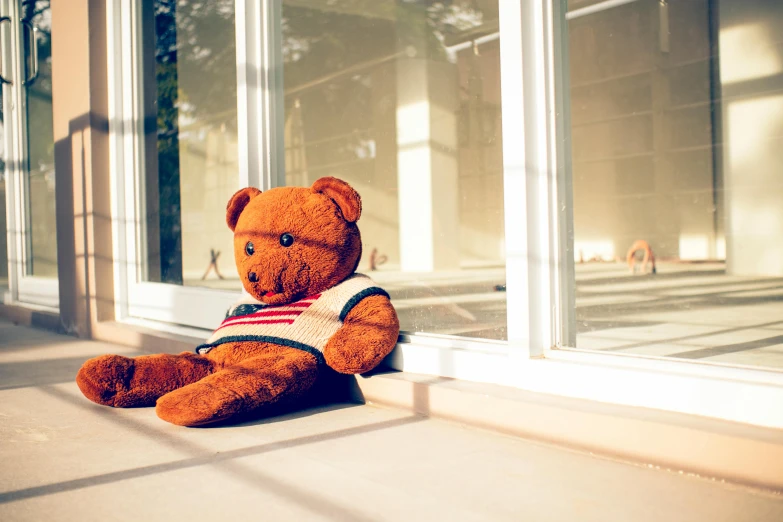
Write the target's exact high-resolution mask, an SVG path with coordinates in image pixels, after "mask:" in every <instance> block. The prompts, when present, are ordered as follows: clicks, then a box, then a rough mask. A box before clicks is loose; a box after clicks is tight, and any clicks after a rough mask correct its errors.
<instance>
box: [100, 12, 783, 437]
mask: <svg viewBox="0 0 783 522" xmlns="http://www.w3.org/2000/svg"><path fill="white" fill-rule="evenodd" d="M610 1H614V0H610ZM138 2H139V0H132V1H130V2H126V1H124V0H112V1H111V2H110V3H109V8H108V10H107V16H108V21H109V27H110V28H113V30H110V31H109V56H111V57H115V60H114V64H115V66H113V67H110V78H109V80H110V81H109V91H110V111H111V118H110V122H111V123H110V134H111V151H112V152H111V156H112V170H113V172H114V174H115V175H113V176H112V180H113V183H114V185H113V187H112V189H113V194H114V198H113V202H114V205H115V211H116V212H115V216H117V219H115V220H114V223H115V225H114V227H115V229H114V233H115V237H116V238H117V239H118V241H116V242H115V252H114V254H115V260H116V261H115V262H116V266H115V268H116V272H115V273H116V274H117V279H116V281H117V289H116V291H117V293H116V296H117V297H118V299H117V301H118V305H117V317H118V318H126V319H128V318H133V317H143V318H145V319H152V320H157V321H162V322H165V323H179V324H191V325H192V326H195V325H198V326H201V327H202V328H203V329H202V330H198V331H197V332H200V333H206V331H207V329H209V328H211V327H214V326H215V325H216V324H217V322H218V321H219V320H220V319H221V314H222V310H221V312H219V313H217V314H216V313H215V310H216V309H217V308H216V307H223V306H224V305H225V306H227V305H228V304H229V303H230V302H231V301H232V300H233V298H234V297H236V293H230V292H218V291H214V290H206V289H199V288H183V287H180V286H175V285H164V284H156V283H138V282H136V281H135V280H133V279H132V278H130V277H129V274H135V269H136V267H135V266H134V262H133V260H135V259H136V257H135V248H136V246H135V234H136V229H137V227H136V226H135V217H134V215H133V212H134V208H135V205H136V202H135V199H134V194H135V191H136V187H135V185H134V183H133V182H129V181H128V180H129V179H136V176H135V174H136V171H135V170H134V169H136V168H137V167H136V165H135V161H136V160H135V158H137V157H139V156H138V150H139V149H138V146H139V144H138V143H137V142H138V136H140V129H139V122H138V118H135V117H133V114H134V103H135V101H134V92H133V91H134V89H133V84H134V81H135V80H134V79H133V78H132V77H131V78H129V77H128V75H129V74H133V71H132V68H128V67H127V64H128V63H132V59H133V53H134V49H136V47H135V46H137V45H138V42H136V41H134V38H133V34H134V33H133V26H132V22H131V21H132V20H134V19H137V18H136V17H134V16H131V15H133V14H134V12H133V9H137V8H138V7H137V6H138ZM134 6H136V7H134ZM499 7H500V16H499V18H500V22H499V23H500V27H499V33H500V47H501V57H500V60H501V90H502V120H503V141H504V144H506V146H505V147H504V150H503V166H504V197H505V210H504V212H505V223H506V226H505V231H506V232H505V234H506V288H507V292H506V296H507V317H508V342H496V341H478V340H473V339H463V338H458V337H451V336H440V335H428V334H403V335H401V338H400V341H401V342H400V343H399V345H398V347H397V350H395V352H394V353H393V354H392V356H390V358H389V363H390V365H391V366H392V367H393V368H396V369H399V370H404V371H407V372H411V373H422V374H429V375H438V376H444V377H452V378H457V379H463V380H471V381H479V382H487V383H495V384H502V385H508V386H513V387H518V388H523V389H527V390H531V391H535V392H540V393H546V394H554V395H563V396H570V397H577V398H582V399H588V400H595V401H601V402H607V403H615V404H624V405H630V406H639V407H645V408H654V409H659V410H666V411H674V412H681V413H688V414H694V415H702V416H708V417H714V418H720V419H726V420H731V421H737V422H744V423H749V424H755V425H760V426H768V427H775V428H783V408H780V407H778V408H775V407H774V406H775V405H781V404H783V373H781V372H776V371H767V370H763V369H745V368H734V367H727V366H722V365H710V364H704V363H694V362H685V361H673V360H668V359H664V358H655V357H643V356H635V355H621V354H598V353H588V352H584V351H580V350H563V349H561V348H562V347H564V346H573V345H574V344H575V343H574V333H573V331H572V326H573V324H574V320H573V314H574V313H575V305H574V297H573V296H574V287H575V283H574V278H573V255H572V252H571V251H570V249H571V248H572V244H573V219H572V216H571V215H570V210H571V194H570V181H569V179H570V171H569V162H570V150H569V149H568V141H567V137H568V133H567V132H565V130H566V129H567V128H568V123H569V122H568V96H567V93H568V91H567V89H566V88H565V87H566V86H567V85H568V78H567V74H566V72H565V71H566V69H565V68H564V67H563V66H562V65H563V64H567V63H568V62H567V41H566V39H565V29H566V28H565V24H564V20H565V12H566V0H516V1H514V0H508V1H506V0H501V1H500V2H499ZM280 12H281V3H280V0H262V1H261V2H260V4H259V2H257V1H254V0H237V19H238V20H242V21H243V23H242V24H238V26H237V55H238V60H237V63H238V64H239V65H240V67H239V70H238V81H239V89H238V96H239V102H238V103H239V107H240V112H239V116H240V132H239V134H240V148H241V149H242V150H244V151H245V154H246V155H243V156H241V157H240V164H241V165H242V167H241V169H242V170H241V172H242V176H243V177H242V180H243V182H245V183H247V182H249V183H252V184H255V185H256V186H259V185H260V187H261V188H262V190H264V189H266V188H269V187H273V186H278V185H282V184H283V180H284V171H285V169H284V165H283V164H282V162H283V161H284V160H283V158H284V156H283V154H282V150H283V149H282V147H283V143H282V136H283V131H282V129H283V111H282V63H281V58H280V34H279V31H278V30H276V28H279V27H280ZM266 42H269V44H268V45H267V44H266ZM118 63H119V64H125V65H122V66H120V67H118V66H116V64H118ZM510 144H514V145H515V146H510ZM253 173H258V174H257V175H258V177H257V178H254V177H253ZM130 174H133V176H131V175H130ZM124 260H128V261H124ZM140 299H141V300H143V301H144V303H153V304H156V305H157V308H156V307H155V306H151V305H149V304H148V305H146V306H145V305H140V304H139V303H140V301H139V300H140ZM175 302H176V303H181V304H183V305H186V307H187V308H186V309H187V310H188V312H189V316H190V318H191V319H192V321H191V322H190V323H188V322H183V321H182V320H181V319H180V318H179V317H178V316H176V315H175V313H174V312H173V311H171V310H166V307H168V308H169V309H170V308H171V306H172V303H175ZM157 326H158V327H160V328H163V329H169V330H172V329H173V328H174V327H172V326H166V325H163V324H160V323H158V325H157ZM180 331H181V330H180Z"/></svg>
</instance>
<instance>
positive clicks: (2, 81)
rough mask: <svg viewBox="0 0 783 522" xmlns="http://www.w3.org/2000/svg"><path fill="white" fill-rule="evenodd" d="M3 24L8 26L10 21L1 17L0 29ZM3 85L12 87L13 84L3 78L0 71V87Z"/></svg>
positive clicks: (5, 17)
mask: <svg viewBox="0 0 783 522" xmlns="http://www.w3.org/2000/svg"><path fill="white" fill-rule="evenodd" d="M3 22H8V23H9V24H10V23H11V19H10V18H9V17H7V16H3V17H2V18H0V27H2V25H3ZM4 83H7V84H8V85H13V84H14V83H13V82H12V81H11V80H6V79H5V78H4V77H3V73H2V71H0V85H2V84H4Z"/></svg>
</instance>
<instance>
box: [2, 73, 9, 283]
mask: <svg viewBox="0 0 783 522" xmlns="http://www.w3.org/2000/svg"><path fill="white" fill-rule="evenodd" d="M3 102H4V100H3V89H2V88H0V289H4V288H8V221H7V218H6V199H5V198H6V197H7V196H6V183H5V178H6V174H5V150H4V149H5V141H4V140H3V136H4V134H5V132H6V130H5V105H4V103H3Z"/></svg>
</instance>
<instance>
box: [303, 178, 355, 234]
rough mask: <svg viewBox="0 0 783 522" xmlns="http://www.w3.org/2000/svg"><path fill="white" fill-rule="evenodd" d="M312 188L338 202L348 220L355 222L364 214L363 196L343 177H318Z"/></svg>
mask: <svg viewBox="0 0 783 522" xmlns="http://www.w3.org/2000/svg"><path fill="white" fill-rule="evenodd" d="M311 190H312V191H313V192H314V193H321V194H324V195H325V196H327V197H329V198H331V199H332V200H333V201H334V202H335V203H337V206H338V207H339V208H340V211H341V212H342V213H343V217H344V218H345V220H346V221H349V222H351V223H355V222H356V221H358V220H359V217H360V216H361V215H362V198H360V197H359V193H358V192H356V191H355V190H354V189H353V187H352V186H350V185H349V184H348V183H346V182H345V181H343V180H341V179H337V178H333V177H330V176H327V177H324V178H320V179H317V180H316V181H315V183H313V186H312V188H311Z"/></svg>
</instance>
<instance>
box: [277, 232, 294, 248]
mask: <svg viewBox="0 0 783 522" xmlns="http://www.w3.org/2000/svg"><path fill="white" fill-rule="evenodd" d="M280 244H281V245H283V246H284V247H286V248H287V247H290V246H291V245H293V244H294V236H292V235H291V234H288V233H285V234H283V235H282V236H280Z"/></svg>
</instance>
